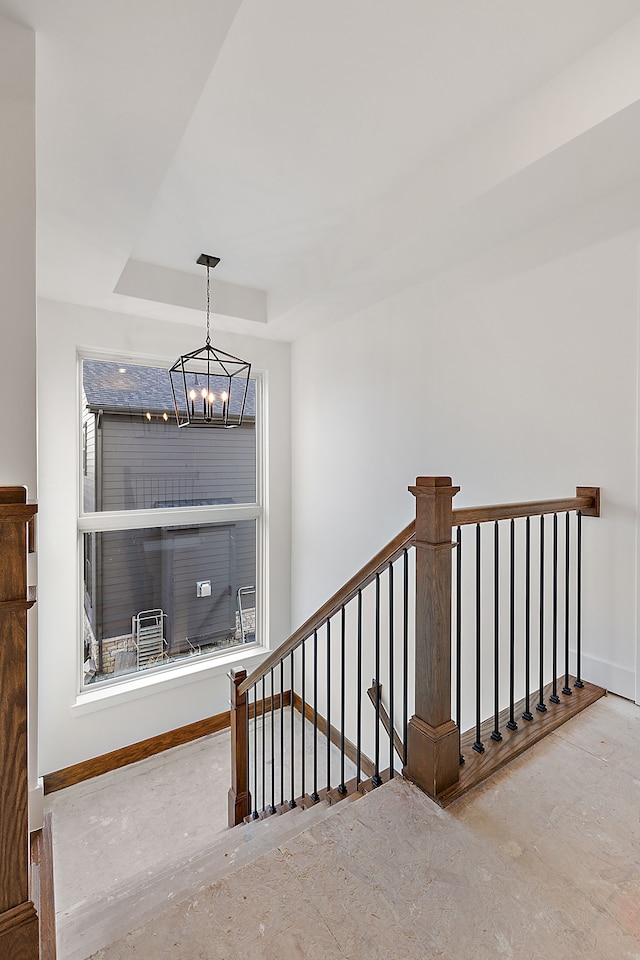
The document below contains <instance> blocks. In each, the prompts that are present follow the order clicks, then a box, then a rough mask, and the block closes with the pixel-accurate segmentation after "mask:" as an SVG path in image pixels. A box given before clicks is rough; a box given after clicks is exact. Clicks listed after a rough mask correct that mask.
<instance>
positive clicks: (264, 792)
mask: <svg viewBox="0 0 640 960" xmlns="http://www.w3.org/2000/svg"><path fill="white" fill-rule="evenodd" d="M266 712H267V710H266V705H265V694H264V674H263V675H262V812H263V813H264V812H265V810H266V809H267V789H266V788H267V751H266V745H265V728H264V725H265V722H266Z"/></svg>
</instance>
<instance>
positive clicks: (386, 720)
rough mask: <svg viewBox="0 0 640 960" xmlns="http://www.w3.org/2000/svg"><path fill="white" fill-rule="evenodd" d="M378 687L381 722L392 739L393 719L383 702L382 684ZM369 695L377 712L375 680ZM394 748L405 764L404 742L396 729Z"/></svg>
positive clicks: (368, 691)
mask: <svg viewBox="0 0 640 960" xmlns="http://www.w3.org/2000/svg"><path fill="white" fill-rule="evenodd" d="M378 687H379V688H380V701H379V703H378V709H379V711H380V722H381V723H382V726H383V727H384V729H385V730H386V732H387V737H389V738H390V737H391V717H390V716H389V714H388V713H387V710H386V707H385V705H384V704H383V702H382V684H381V683H379V684H378ZM367 693H368V695H369V700H371V703H372V704H373V709H374V710H375V708H376V684H375V680H374V681H373V682H372V684H371V686H370V687H369V689H368V690H367ZM393 748H394V750H395V752H396V753H397V754H398V758H399V759H400V760H401V761H402V762H403V763H404V748H403V745H402V740H401V738H400V734H399V733H398V731H397V730H395V729H394V731H393Z"/></svg>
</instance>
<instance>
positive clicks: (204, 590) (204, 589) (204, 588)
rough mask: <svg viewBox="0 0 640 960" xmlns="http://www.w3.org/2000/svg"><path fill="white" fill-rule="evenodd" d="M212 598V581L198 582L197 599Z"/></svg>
mask: <svg viewBox="0 0 640 960" xmlns="http://www.w3.org/2000/svg"><path fill="white" fill-rule="evenodd" d="M210 596H211V580H196V597H210Z"/></svg>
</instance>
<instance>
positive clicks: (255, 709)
mask: <svg viewBox="0 0 640 960" xmlns="http://www.w3.org/2000/svg"><path fill="white" fill-rule="evenodd" d="M253 786H254V791H253V819H254V820H257V819H258V817H259V816H260V814H259V813H258V685H257V683H254V685H253Z"/></svg>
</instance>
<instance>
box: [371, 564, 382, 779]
mask: <svg viewBox="0 0 640 960" xmlns="http://www.w3.org/2000/svg"><path fill="white" fill-rule="evenodd" d="M374 683H375V687H376V731H375V755H374V757H375V763H374V766H375V771H374V775H373V777H372V778H371V782H372V784H373V785H374V787H379V786H380V784H381V783H382V777H381V776H380V574H379V573H376V675H375V679H374Z"/></svg>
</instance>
